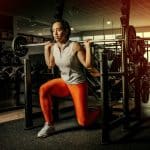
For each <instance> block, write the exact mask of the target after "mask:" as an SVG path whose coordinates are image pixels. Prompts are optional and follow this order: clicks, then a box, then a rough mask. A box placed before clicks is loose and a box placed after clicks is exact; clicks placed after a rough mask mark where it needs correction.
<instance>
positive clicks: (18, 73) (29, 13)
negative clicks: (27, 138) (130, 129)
mask: <svg viewBox="0 0 150 150" xmlns="http://www.w3.org/2000/svg"><path fill="white" fill-rule="evenodd" d="M128 2H129V5H127V4H128ZM58 3H59V0H56V1H55V0H45V1H44V2H42V1H38V0H37V1H34V0H26V1H19V0H18V1H17V0H14V1H11V0H5V1H1V2H0V112H1V113H4V112H10V111H12V110H18V109H24V108H25V112H26V113H27V114H25V117H27V118H26V119H27V121H26V124H25V125H26V126H27V127H30V126H31V125H33V124H32V120H31V118H30V117H31V116H30V114H29V113H32V112H31V109H30V108H29V109H28V108H27V105H29V107H30V105H32V107H34V106H35V107H38V94H37V91H38V88H39V86H40V85H41V84H42V83H43V82H45V81H46V80H48V79H49V78H55V77H57V76H58V75H59V72H58V70H57V68H56V70H48V69H47V67H46V65H45V63H44V59H43V46H33V47H29V48H28V52H27V53H26V54H25V55H23V56H22V55H21V56H18V55H17V54H16V51H15V50H14V49H13V48H12V41H13V39H14V38H16V37H17V36H22V37H24V38H25V39H26V40H27V42H28V43H34V44H36V43H42V42H45V41H48V40H51V35H50V29H49V27H50V26H49V25H50V22H51V20H52V19H53V17H54V15H55V14H56V13H57V12H56V8H57V7H58ZM141 4H142V5H141ZM149 8H150V1H148V0H131V1H123V0H118V1H116V0H109V1H105V0H101V1H99V0H83V1H78V0H76V1H73V0H69V1H67V0H66V1H65V3H64V8H63V18H64V19H66V20H68V21H69V22H70V25H71V30H72V34H71V38H70V40H75V41H82V40H85V39H92V40H93V41H97V42H95V43H94V52H93V57H94V58H95V59H94V60H95V61H94V65H95V66H94V67H95V69H96V71H98V72H101V71H102V72H103V71H104V70H107V71H108V72H107V73H106V72H105V71H104V72H103V73H104V76H105V75H108V74H109V72H110V75H108V77H107V78H108V79H103V78H102V77H100V76H98V77H97V76H96V77H95V76H93V75H92V73H91V72H90V71H87V78H88V82H89V99H90V100H89V101H90V103H92V104H93V103H96V104H97V105H103V104H104V103H103V101H104V100H105V99H109V101H108V102H107V104H108V105H107V104H104V106H103V109H104V112H105V111H106V110H105V109H106V108H104V107H105V106H106V107H107V106H110V105H111V106H110V111H111V112H110V114H111V116H112V118H115V119H116V118H117V119H118V118H119V117H120V116H121V117H122V116H123V117H124V115H125V116H128V117H129V116H130V111H133V114H132V115H133V116H134V117H135V118H136V119H135V120H139V116H142V117H143V116H144V117H145V116H146V117H149V115H150V104H149V103H150V102H149V68H150V66H149V65H150V47H149V44H150V20H149V14H150V10H149ZM124 10H125V12H124ZM124 16H126V19H124ZM124 21H125V23H124ZM129 26H130V27H131V30H130V31H128V34H127V35H126V27H129ZM124 37H125V38H124ZM123 38H124V39H126V38H127V40H124V41H125V42H124V41H123V42H122V41H121V40H120V41H121V42H120V41H119V39H123ZM112 39H113V40H114V41H113V40H112ZM131 39H132V40H135V39H138V40H137V41H136V42H133V41H132V40H131ZM131 41H132V42H131ZM121 43H124V44H121ZM126 43H127V45H128V46H127V47H126ZM132 43H133V44H132ZM124 47H125V49H127V48H128V49H130V50H127V55H126V56H125V59H126V61H125V62H124V59H122V49H124ZM103 52H104V53H105V54H106V53H107V59H108V60H107V64H105V63H103V64H101V61H102V60H103V59H102V58H101V55H102V53H103ZM104 61H105V58H104ZM124 63H125V64H124ZM124 65H125V69H126V70H125V71H127V78H126V74H124V72H123V73H122V67H123V66H124ZM104 66H105V68H104V70H103V67H104ZM106 68H107V69H106ZM123 68H124V67H123ZM25 70H26V71H25ZM114 72H115V73H114ZM26 73H27V74H26ZM113 73H114V74H113ZM29 80H30V81H29ZM104 81H106V82H107V85H105V84H106V82H104ZM138 81H140V82H139V83H140V84H139V83H138ZM124 82H125V84H124ZM31 87H32V89H31ZM29 90H30V91H29ZM104 90H105V91H104ZM105 92H106V93H107V94H106V93H105ZM124 93H125V94H124ZM137 93H139V95H137ZM106 95H108V97H107V96H106ZM31 97H32V98H31ZM26 99H30V100H31V99H32V104H27V102H26ZM102 99H103V100H102ZM124 99H128V100H127V102H126V100H125V102H124ZM27 101H28V100H27ZM26 104H27V105H26ZM63 105H65V107H68V104H67V103H64V104H63ZM69 107H70V105H69ZM130 107H131V108H130ZM65 109H67V108H65ZM57 111H58V110H57ZM55 113H57V112H55ZM124 113H125V114H124ZM110 114H106V115H105V114H104V118H105V117H107V115H110ZM26 115H27V116H26ZM57 115H58V114H57ZM132 115H131V116H132ZM137 116H138V117H137ZM57 117H58V116H57ZM57 117H56V119H58V118H57ZM112 118H111V119H112ZM105 119H106V118H105ZM111 119H110V120H111ZM110 120H109V121H110ZM105 121H108V120H107V119H106V120H105ZM116 122H117V121H116ZM107 138H108V137H104V141H103V140H102V142H104V143H105V140H106V142H107V140H108V139H107Z"/></svg>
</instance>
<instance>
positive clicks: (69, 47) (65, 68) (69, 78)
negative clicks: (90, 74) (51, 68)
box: [51, 41, 86, 84]
mask: <svg viewBox="0 0 150 150" xmlns="http://www.w3.org/2000/svg"><path fill="white" fill-rule="evenodd" d="M73 44H74V42H72V41H68V42H67V43H66V45H65V47H64V49H63V50H61V51H60V50H59V48H58V45H57V43H55V44H54V45H53V47H52V49H51V50H52V55H53V56H54V59H55V64H56V65H57V66H58V68H59V70H60V72H61V78H62V79H63V80H64V81H65V82H66V83H68V84H78V83H83V82H85V81H86V75H85V71H84V67H83V66H82V64H81V63H80V62H79V60H78V58H77V53H76V52H75V50H73Z"/></svg>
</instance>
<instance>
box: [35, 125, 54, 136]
mask: <svg viewBox="0 0 150 150" xmlns="http://www.w3.org/2000/svg"><path fill="white" fill-rule="evenodd" d="M54 132H55V128H54V126H53V125H48V124H47V123H45V124H44V126H43V128H42V129H41V130H40V131H39V132H38V134H37V137H38V138H45V137H47V136H49V135H50V134H52V133H54Z"/></svg>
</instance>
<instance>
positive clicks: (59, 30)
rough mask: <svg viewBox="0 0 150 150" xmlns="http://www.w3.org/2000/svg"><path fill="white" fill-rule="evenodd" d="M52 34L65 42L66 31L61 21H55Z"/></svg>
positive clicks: (56, 38) (56, 39)
mask: <svg viewBox="0 0 150 150" xmlns="http://www.w3.org/2000/svg"><path fill="white" fill-rule="evenodd" d="M52 34H53V37H54V40H55V41H56V42H65V41H66V33H65V31H64V29H63V27H62V24H61V23H60V22H55V23H54V24H53V26H52Z"/></svg>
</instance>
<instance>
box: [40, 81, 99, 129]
mask: <svg viewBox="0 0 150 150" xmlns="http://www.w3.org/2000/svg"><path fill="white" fill-rule="evenodd" d="M39 94H40V105H41V109H42V112H43V115H44V119H45V122H48V123H50V124H53V116H52V97H53V96H56V97H65V96H69V95H71V96H72V99H73V103H74V107H75V113H76V118H77V121H78V123H79V125H81V126H89V125H91V124H92V123H93V122H95V121H96V119H97V118H98V116H99V113H100V111H99V110H97V111H88V105H87V83H80V84H66V83H65V82H64V81H63V80H62V79H61V78H58V79H53V80H50V81H48V82H46V83H44V84H42V85H41V87H40V91H39Z"/></svg>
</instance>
